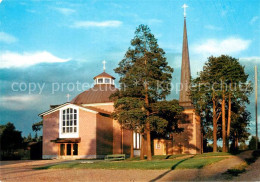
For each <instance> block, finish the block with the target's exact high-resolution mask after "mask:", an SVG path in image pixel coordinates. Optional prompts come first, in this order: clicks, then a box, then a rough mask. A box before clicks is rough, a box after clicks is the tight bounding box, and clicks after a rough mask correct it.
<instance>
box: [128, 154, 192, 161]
mask: <svg viewBox="0 0 260 182" xmlns="http://www.w3.org/2000/svg"><path fill="white" fill-rule="evenodd" d="M184 156H189V154H176V155H154V156H152V158H153V160H165V159H176V158H178V157H184ZM145 159H146V156H145ZM139 160H140V157H134V158H132V159H130V158H128V159H126V161H139Z"/></svg>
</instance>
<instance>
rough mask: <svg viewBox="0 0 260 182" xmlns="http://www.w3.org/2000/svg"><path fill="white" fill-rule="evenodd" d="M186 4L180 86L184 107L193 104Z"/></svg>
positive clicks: (181, 103)
mask: <svg viewBox="0 0 260 182" xmlns="http://www.w3.org/2000/svg"><path fill="white" fill-rule="evenodd" d="M187 7H188V6H187V5H186V4H184V5H183V8H184V30H183V45H182V64H181V86H180V99H179V103H180V105H181V106H183V107H190V106H192V103H191V99H190V96H189V93H190V92H189V85H190V77H191V73H190V59H189V48H188V38H187V28H186V8H187Z"/></svg>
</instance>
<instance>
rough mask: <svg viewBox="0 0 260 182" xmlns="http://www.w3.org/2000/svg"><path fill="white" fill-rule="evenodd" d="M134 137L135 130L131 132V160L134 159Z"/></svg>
mask: <svg viewBox="0 0 260 182" xmlns="http://www.w3.org/2000/svg"><path fill="white" fill-rule="evenodd" d="M133 135H134V132H133V130H132V131H131V136H132V137H131V139H130V140H131V152H130V158H131V159H132V158H134V139H133Z"/></svg>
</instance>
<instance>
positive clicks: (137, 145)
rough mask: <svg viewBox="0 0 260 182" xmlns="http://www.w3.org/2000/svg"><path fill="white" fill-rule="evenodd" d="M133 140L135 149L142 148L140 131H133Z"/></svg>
mask: <svg viewBox="0 0 260 182" xmlns="http://www.w3.org/2000/svg"><path fill="white" fill-rule="evenodd" d="M133 140H134V149H140V147H141V145H140V144H141V137H140V133H136V132H134V133H133Z"/></svg>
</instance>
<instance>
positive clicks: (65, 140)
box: [51, 138, 81, 143]
mask: <svg viewBox="0 0 260 182" xmlns="http://www.w3.org/2000/svg"><path fill="white" fill-rule="evenodd" d="M80 141H81V138H57V139H55V140H51V142H54V143H80Z"/></svg>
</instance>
